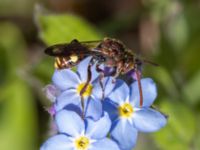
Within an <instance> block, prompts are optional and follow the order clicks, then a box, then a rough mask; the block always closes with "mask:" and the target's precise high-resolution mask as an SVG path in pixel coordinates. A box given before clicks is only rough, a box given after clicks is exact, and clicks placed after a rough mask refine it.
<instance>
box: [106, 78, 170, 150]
mask: <svg viewBox="0 0 200 150" xmlns="http://www.w3.org/2000/svg"><path fill="white" fill-rule="evenodd" d="M141 84H142V91H143V106H142V107H140V104H139V102H140V95H139V90H138V83H137V81H135V82H133V83H132V84H131V85H130V88H129V87H128V86H127V84H126V83H125V82H123V81H122V80H117V81H116V86H115V88H114V90H113V91H112V93H111V94H110V95H109V96H108V98H106V99H105V101H104V102H105V103H104V109H105V110H106V111H107V112H108V113H109V115H110V118H111V119H112V122H113V123H112V129H111V137H112V138H113V139H114V140H115V141H116V142H117V143H118V144H119V147H120V148H121V149H122V150H131V149H132V148H133V147H134V146H135V144H136V140H137V134H138V131H139V132H154V131H157V130H159V129H160V128H162V127H163V126H165V124H166V122H167V120H166V118H165V116H164V115H163V114H161V113H160V112H158V111H156V110H154V109H152V108H150V106H151V105H152V103H153V102H154V100H155V98H156V96H157V90H156V85H155V83H154V82H153V80H152V79H150V78H145V79H142V80H141Z"/></svg>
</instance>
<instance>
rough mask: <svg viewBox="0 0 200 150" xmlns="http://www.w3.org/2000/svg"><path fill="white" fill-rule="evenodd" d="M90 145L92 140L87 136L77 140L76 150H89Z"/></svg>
mask: <svg viewBox="0 0 200 150" xmlns="http://www.w3.org/2000/svg"><path fill="white" fill-rule="evenodd" d="M89 145H90V140H89V139H88V138H87V137H85V136H81V137H79V138H78V139H76V140H75V147H76V150H87V149H88V147H89Z"/></svg>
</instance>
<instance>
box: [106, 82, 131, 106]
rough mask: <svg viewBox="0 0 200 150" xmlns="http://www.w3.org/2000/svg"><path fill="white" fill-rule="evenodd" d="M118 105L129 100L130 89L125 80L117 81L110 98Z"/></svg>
mask: <svg viewBox="0 0 200 150" xmlns="http://www.w3.org/2000/svg"><path fill="white" fill-rule="evenodd" d="M108 97H109V99H110V100H111V101H113V102H114V103H116V104H121V103H124V101H125V100H126V99H128V98H129V87H128V85H127V84H126V83H125V82H124V81H123V80H116V85H115V88H114V89H113V91H112V92H111V94H110V95H109V96H108Z"/></svg>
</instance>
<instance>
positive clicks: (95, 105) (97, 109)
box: [85, 97, 103, 120]
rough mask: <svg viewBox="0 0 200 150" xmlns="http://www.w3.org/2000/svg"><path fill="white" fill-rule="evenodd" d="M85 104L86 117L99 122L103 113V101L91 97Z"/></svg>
mask: <svg viewBox="0 0 200 150" xmlns="http://www.w3.org/2000/svg"><path fill="white" fill-rule="evenodd" d="M85 102H86V104H85V106H86V107H85V117H87V118H92V119H94V120H98V119H99V118H100V117H101V116H102V113H103V110H102V109H103V108H102V103H101V101H100V100H99V99H93V98H92V97H89V99H88V100H87V101H85Z"/></svg>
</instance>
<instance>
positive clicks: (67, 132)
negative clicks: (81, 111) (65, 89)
mask: <svg viewBox="0 0 200 150" xmlns="http://www.w3.org/2000/svg"><path fill="white" fill-rule="evenodd" d="M55 121H56V124H57V128H58V131H59V134H57V135H54V136H53V137H51V138H49V139H48V140H47V141H46V142H45V143H44V144H43V145H42V146H41V148H40V150H119V148H118V146H117V144H116V143H115V142H114V141H112V140H111V139H108V138H107V137H106V136H107V134H108V132H109V130H110V127H111V121H110V119H109V116H108V114H107V113H104V115H103V116H102V117H101V118H100V119H99V120H98V121H94V120H92V119H90V118H88V119H86V121H85V122H84V120H83V119H82V118H81V117H80V116H79V115H78V114H77V113H75V112H73V111H67V110H61V111H59V112H58V113H56V115H55Z"/></svg>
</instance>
